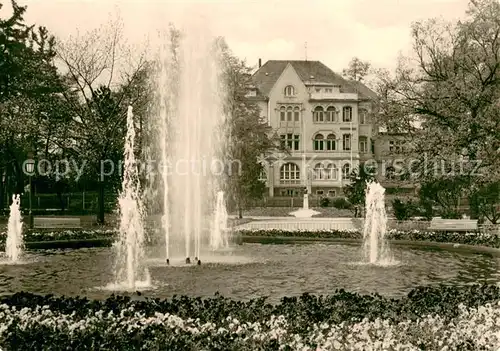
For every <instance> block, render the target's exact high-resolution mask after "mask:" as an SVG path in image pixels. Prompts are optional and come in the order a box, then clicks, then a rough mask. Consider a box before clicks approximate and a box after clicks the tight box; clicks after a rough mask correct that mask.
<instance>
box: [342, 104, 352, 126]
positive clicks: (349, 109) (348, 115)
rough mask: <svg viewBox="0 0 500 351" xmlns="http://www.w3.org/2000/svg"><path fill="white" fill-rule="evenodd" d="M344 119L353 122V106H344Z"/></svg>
mask: <svg viewBox="0 0 500 351" xmlns="http://www.w3.org/2000/svg"><path fill="white" fill-rule="evenodd" d="M342 121H343V122H352V107H351V106H344V108H343V109H342Z"/></svg>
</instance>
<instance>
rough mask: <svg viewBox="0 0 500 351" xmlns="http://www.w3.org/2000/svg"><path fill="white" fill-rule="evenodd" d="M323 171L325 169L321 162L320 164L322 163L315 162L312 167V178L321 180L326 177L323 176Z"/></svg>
mask: <svg viewBox="0 0 500 351" xmlns="http://www.w3.org/2000/svg"><path fill="white" fill-rule="evenodd" d="M324 171H325V169H324V168H323V164H322V163H317V164H316V165H315V166H314V169H313V178H314V179H315V180H323V179H326V178H325V174H324Z"/></svg>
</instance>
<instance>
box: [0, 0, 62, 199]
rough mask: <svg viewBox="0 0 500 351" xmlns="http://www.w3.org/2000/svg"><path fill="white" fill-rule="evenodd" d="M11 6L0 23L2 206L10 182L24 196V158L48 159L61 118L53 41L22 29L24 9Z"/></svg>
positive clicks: (43, 32)
mask: <svg viewBox="0 0 500 351" xmlns="http://www.w3.org/2000/svg"><path fill="white" fill-rule="evenodd" d="M11 4H12V10H13V11H12V15H11V16H10V17H9V18H7V19H5V20H4V19H0V51H1V55H0V155H1V158H0V175H3V174H5V175H6V177H5V181H4V177H1V178H0V179H2V182H1V186H0V193H2V194H1V195H2V196H0V199H1V200H0V201H2V200H3V199H4V196H3V192H4V191H3V190H4V188H5V185H6V184H5V183H7V182H9V180H10V183H11V185H12V181H14V183H15V184H14V185H15V187H16V189H12V190H14V191H15V192H18V193H19V192H22V191H23V189H24V186H23V181H24V177H23V175H24V174H23V170H22V164H23V162H24V160H25V159H26V156H27V153H28V152H35V153H38V152H39V151H40V150H45V153H46V154H47V153H48V150H49V145H50V143H51V138H52V135H53V134H54V131H56V130H57V129H58V128H61V124H60V122H61V118H63V116H64V115H65V113H64V111H65V108H64V106H63V105H62V104H61V93H62V91H63V89H64V88H63V85H62V82H61V79H60V76H59V74H58V72H57V69H56V67H55V65H54V62H53V59H54V57H55V50H54V49H55V39H54V37H53V36H52V35H50V34H49V32H48V31H47V29H46V28H44V27H35V26H28V25H27V24H25V22H24V14H25V12H26V9H27V8H26V6H19V5H18V4H17V2H16V1H12V2H11ZM1 8H2V4H0V9H1ZM0 205H2V206H3V204H2V203H0Z"/></svg>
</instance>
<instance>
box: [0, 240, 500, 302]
mask: <svg viewBox="0 0 500 351" xmlns="http://www.w3.org/2000/svg"><path fill="white" fill-rule="evenodd" d="M393 254H394V258H395V259H396V260H397V261H399V262H398V263H397V264H395V265H389V266H385V267H383V266H370V265H366V264H362V263H361V262H360V261H361V252H360V247H359V245H347V244H336V243H329V244H299V245H261V244H244V245H241V246H237V247H235V248H234V249H233V250H232V251H230V252H225V253H220V254H218V255H217V256H213V257H210V258H207V257H206V258H203V257H202V261H203V263H202V265H200V266H197V265H190V266H186V265H184V264H181V265H175V264H172V266H167V265H165V263H163V260H162V259H154V257H153V258H152V259H150V260H149V261H148V265H149V266H150V268H149V271H150V273H151V278H152V284H153V288H151V289H150V290H146V291H143V295H144V296H151V297H160V298H168V297H171V296H173V295H175V294H177V295H190V296H213V295H214V293H216V292H220V293H221V294H222V295H224V296H227V297H232V298H235V299H241V300H246V299H250V298H254V297H260V296H269V300H270V301H271V302H277V301H278V300H279V299H280V298H281V297H283V296H293V295H300V294H302V293H304V292H310V293H315V294H329V293H333V292H334V291H335V290H336V289H341V288H343V289H346V290H349V291H353V292H360V293H375V292H376V293H379V294H381V295H385V296H391V297H400V296H403V295H405V294H406V293H408V292H409V291H410V290H411V289H412V288H414V287H415V286H422V285H424V286H425V285H436V284H440V283H444V284H450V285H466V284H472V283H493V284H496V283H497V282H498V281H500V258H499V257H495V256H493V255H488V254H478V253H472V252H471V253H463V252H460V253H458V252H451V251H446V250H443V249H437V248H430V247H429V248H421V247H420V248H413V247H404V246H402V247H396V248H393ZM152 255H154V253H153V254H152ZM113 259H114V258H113V252H112V250H111V248H94V249H79V250H52V251H49V250H45V251H30V252H28V253H27V254H26V258H25V261H26V262H25V263H24V264H18V265H5V264H4V265H0V294H9V293H14V292H17V291H29V292H34V293H41V294H49V293H54V294H57V295H70V296H76V295H80V296H88V297H89V298H98V299H101V298H106V297H107V296H109V295H110V294H111V293H112V291H108V290H104V289H102V288H103V287H104V286H106V285H108V284H109V283H110V282H112V280H113ZM211 261H212V262H211ZM172 263H174V262H172Z"/></svg>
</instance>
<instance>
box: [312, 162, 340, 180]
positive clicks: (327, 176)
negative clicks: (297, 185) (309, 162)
mask: <svg viewBox="0 0 500 351" xmlns="http://www.w3.org/2000/svg"><path fill="white" fill-rule="evenodd" d="M313 178H314V179H315V180H336V179H337V166H335V164H334V163H328V164H326V165H325V164H324V163H317V164H316V165H315V166H314V169H313Z"/></svg>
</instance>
